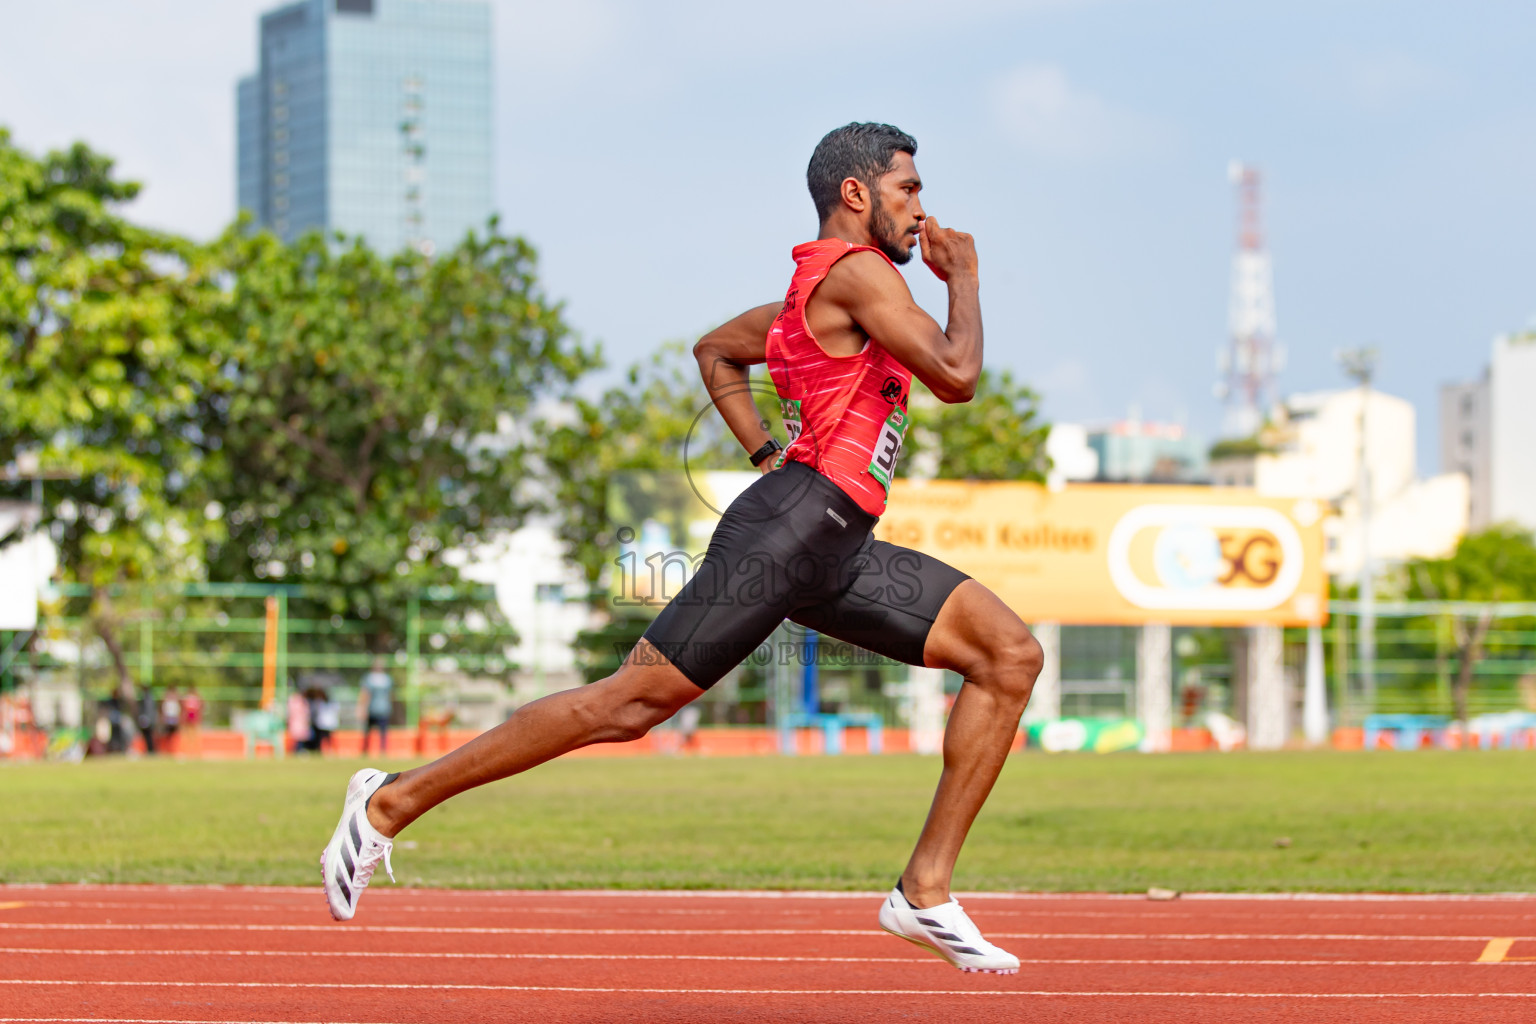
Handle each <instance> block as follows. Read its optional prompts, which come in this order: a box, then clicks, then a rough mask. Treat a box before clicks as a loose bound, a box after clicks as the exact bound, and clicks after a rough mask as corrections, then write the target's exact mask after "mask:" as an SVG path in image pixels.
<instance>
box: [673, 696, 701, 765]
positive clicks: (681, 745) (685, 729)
mask: <svg viewBox="0 0 1536 1024" xmlns="http://www.w3.org/2000/svg"><path fill="white" fill-rule="evenodd" d="M700 717H701V709H700V708H699V705H698V704H697V703H693V704H686V705H684V706H683V708H682V710H680V711H679V712H678V713H677V738H678V744H677V749H678V751H679V753H687V752H689V751H691V750H693V749H695V744H696V743H697V742H698V736H699V718H700Z"/></svg>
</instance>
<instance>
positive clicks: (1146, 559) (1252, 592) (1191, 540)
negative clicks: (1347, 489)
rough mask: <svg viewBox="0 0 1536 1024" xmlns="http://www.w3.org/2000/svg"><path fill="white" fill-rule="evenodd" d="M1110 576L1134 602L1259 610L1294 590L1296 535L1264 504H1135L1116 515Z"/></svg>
mask: <svg viewBox="0 0 1536 1024" xmlns="http://www.w3.org/2000/svg"><path fill="white" fill-rule="evenodd" d="M1106 556H1107V558H1108V561H1109V575H1110V579H1111V580H1113V581H1114V584H1115V588H1116V589H1117V590H1119V591H1120V593H1121V595H1122V596H1124V597H1125V599H1126V600H1127V601H1130V602H1131V603H1132V604H1134V605H1136V606H1137V607H1139V608H1154V609H1180V610H1187V611H1265V610H1268V609H1270V608H1278V607H1279V606H1280V605H1282V604H1284V603H1285V602H1286V601H1288V600H1289V599H1290V598H1291V597H1292V595H1294V594H1295V593H1296V588H1297V586H1298V585H1299V584H1300V583H1301V576H1302V557H1303V552H1302V542H1301V534H1300V533H1298V532H1297V530H1296V526H1295V524H1293V523H1292V522H1291V521H1290V520H1289V519H1287V518H1286V517H1285V516H1284V515H1282V514H1281V513H1279V512H1277V511H1275V510H1274V509H1271V508H1263V507H1258V506H1252V505H1142V506H1140V507H1138V508H1134V509H1132V510H1131V511H1129V512H1127V513H1126V514H1125V515H1123V516H1121V517H1120V521H1119V522H1117V523H1116V524H1115V528H1114V529H1113V530H1112V531H1111V532H1110V535H1109V544H1108V550H1107V552H1106Z"/></svg>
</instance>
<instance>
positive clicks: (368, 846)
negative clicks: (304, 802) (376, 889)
mask: <svg viewBox="0 0 1536 1024" xmlns="http://www.w3.org/2000/svg"><path fill="white" fill-rule="evenodd" d="M392 777H393V776H389V775H385V774H384V773H383V772H381V771H379V770H378V769H377V768H364V769H363V770H362V771H360V772H358V773H357V774H356V775H354V776H352V778H351V780H350V781H349V782H348V783H347V800H346V803H344V804H342V808H341V820H340V821H339V822H337V823H336V831H335V832H334V833H332V835H331V841H330V842H329V843H327V844H326V846H325V850H324V851H323V852H322V853H321V854H320V878H321V880H322V881H324V882H325V902H326V903H327V904H329V905H330V908H331V916H332V917H334V918H335V919H336V920H338V921H350V920H352V915H353V914H355V913H357V901H358V900H359V899H361V898H362V895H363V890H364V889H366V888H367V887H368V882H369V881H370V880H371V879H372V878H373V872H374V870H375V869H376V868H378V866H379V861H381V860H382V861H383V862H384V870H385V871H386V872H388V873H389V880H390V881H391V882H393V881H394V880H395V869H394V867H393V866H392V865H391V864H390V862H389V854H390V851H391V850H393V849H394V847H395V844H394V841H393V840H390V839H386V838H385V837H384V836H382V835H380V834H379V831H378V829H376V828H374V827H373V826H372V825H370V824H368V798H369V797H371V796H373V794H374V792H375V791H376V790H377V789H378V788H379V787H380V786H382V785H384V783H386V782H388V781H390V779H391V778H392Z"/></svg>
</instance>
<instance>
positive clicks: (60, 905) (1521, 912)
mask: <svg viewBox="0 0 1536 1024" xmlns="http://www.w3.org/2000/svg"><path fill="white" fill-rule="evenodd" d="M22 907H44V908H50V909H64V910H67V909H71V908H74V909H85V910H164V911H170V912H173V913H179V914H186V913H194V912H207V913H219V914H228V913H234V912H249V913H266V914H270V913H280V912H287V911H294V912H299V913H308V912H309V911H310V910H312V909H313V908H312V906H311V905H310V904H307V903H306V904H305V905H303V906H297V905H293V904H264V903H246V904H239V903H228V904H220V903H144V902H137V901H133V900H88V901H87V900H28V901H25V902H18V903H0V909H13V910H14V909H20V908H22ZM380 909H381V910H384V909H387V910H388V911H389V912H390V913H412V914H418V913H419V914H520V915H521V914H570V915H573V916H574V915H578V914H605V915H609V916H612V915H614V914H637V915H638V914H644V915H647V916H659V915H664V916H669V917H723V916H725V915H727V914H730V913H731V911H730V910H728V909H725V908H719V909H708V910H702V909H691V908H681V907H595V906H587V907H580V908H576V907H538V906H519V905H511V906H483V907H482V906H454V905H447V906H442V905H437V904H430V903H407V904H402V903H391V904H389V906H388V907H387V908H383V907H381V908H380ZM779 912H780V913H785V914H796V913H800V911H797V910H789V909H786V910H783V911H779ZM847 912H848V913H854V912H855V908H853V907H849V908H848V910H847ZM1237 912H1238V911H1237V910H1236V908H1233V910H1232V911H1231V913H1234V914H1235V913H1237ZM986 913H987V915H988V916H990V917H993V918H999V917H1022V918H1041V917H1064V918H1073V919H1077V918H1083V919H1089V918H1094V919H1097V918H1103V919H1109V920H1123V919H1125V918H1127V917H1141V918H1142V919H1144V920H1145V919H1152V920H1157V921H1173V920H1179V919H1185V918H1196V919H1200V920H1209V919H1210V918H1211V916H1212V915H1211V914H1210V913H1209V912H1206V913H1197V912H1194V911H1176V910H1173V911H1170V910H1166V909H1161V908H1157V909H1154V908H1153V907H1152V906H1148V907H1147V909H1146V911H1145V912H1142V913H1136V912H1132V911H1128V910H1121V911H1109V910H1039V909H1011V908H997V907H991V908H988V909H987V910H986ZM1530 914H1531V911H1529V910H1526V909H1523V908H1522V909H1518V910H1517V909H1511V910H1510V911H1509V913H1507V914H1467V913H1460V912H1458V913H1457V914H1456V915H1455V919H1456V920H1457V921H1458V922H1460V921H1469V920H1506V919H1508V918H1509V917H1510V916H1511V915H1513V916H1515V917H1529V916H1530ZM1298 916H1300V917H1301V918H1302V919H1303V920H1307V921H1439V920H1443V919H1444V917H1445V915H1443V914H1364V913H1362V914H1318V913H1306V914H1301V915H1298Z"/></svg>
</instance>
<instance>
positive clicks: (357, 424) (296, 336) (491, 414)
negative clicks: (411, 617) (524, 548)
mask: <svg viewBox="0 0 1536 1024" xmlns="http://www.w3.org/2000/svg"><path fill="white" fill-rule="evenodd" d="M213 248H214V251H215V252H216V253H217V256H218V261H219V263H220V265H221V266H222V267H223V268H224V269H225V270H226V271H227V273H228V275H229V279H230V280H231V281H232V287H231V289H230V291H229V293H228V295H227V297H226V301H225V302H224V303H223V305H222V307H221V309H220V310H219V314H218V318H217V320H218V329H219V330H220V332H221V333H222V335H223V336H225V337H227V338H228V339H229V342H228V347H227V349H225V350H224V351H222V352H220V353H218V354H217V357H218V371H219V372H218V373H217V375H216V376H215V378H214V382H213V386H211V387H209V388H208V389H207V391H206V392H205V394H204V396H203V399H202V403H201V409H200V425H201V429H202V431H203V437H202V441H203V444H204V446H205V450H206V452H207V463H208V465H207V469H208V472H206V473H205V475H204V495H203V496H204V497H205V499H206V501H207V507H208V509H209V512H210V514H212V515H214V516H216V517H217V518H218V519H219V520H220V521H222V523H223V524H224V526H225V531H226V536H225V537H224V538H222V540H221V541H220V542H219V543H215V544H213V545H212V546H211V547H210V550H209V564H210V568H211V571H212V572H213V573H214V575H215V576H216V577H217V578H219V579H225V580H266V581H283V582H291V583H307V584H317V585H324V593H325V595H326V596H325V597H324V599H323V603H322V606H321V607H319V608H313V609H311V611H312V612H315V613H320V614H324V615H333V614H334V615H344V616H348V617H360V618H371V619H373V620H374V621H375V622H377V623H378V624H379V627H380V632H379V633H378V634H376V636H375V638H374V639H373V641H372V643H373V646H374V647H375V649H378V650H383V649H387V648H389V647H390V646H392V645H394V644H396V643H397V642H398V641H399V638H400V636H401V634H402V629H403V625H404V622H403V620H404V617H405V614H406V607H407V602H408V599H409V597H410V596H411V595H412V594H416V593H419V592H420V591H421V590H422V589H423V588H425V587H428V586H435V585H444V584H453V583H455V582H457V581H458V559H459V555H461V554H462V552H463V551H464V550H466V549H472V548H474V547H475V546H476V545H477V544H480V543H482V542H484V541H486V540H488V539H489V538H491V537H492V536H493V535H495V534H497V533H500V532H503V531H507V530H512V529H515V528H517V527H518V526H520V525H521V523H522V520H523V517H524V516H525V514H526V513H527V512H528V511H529V510H530V509H531V508H533V507H534V506H535V504H536V502H537V494H536V493H535V488H534V487H533V486H532V485H531V481H530V479H529V475H530V465H531V464H530V451H531V448H532V446H533V445H532V442H533V440H534V435H533V431H532V427H531V426H530V424H531V423H532V421H533V419H534V416H535V411H536V409H537V407H538V406H539V404H540V403H541V402H547V401H558V400H560V399H562V398H563V397H564V396H565V395H566V394H567V393H568V391H569V389H570V387H571V385H572V384H573V383H574V382H575V381H576V380H577V379H578V378H579V377H580V376H581V375H582V374H584V373H585V372H587V371H588V370H590V369H591V368H593V367H594V366H595V365H596V355H595V352H593V351H592V350H590V349H588V348H587V347H584V346H583V345H582V343H581V342H580V341H579V340H578V339H577V338H576V337H575V335H573V334H572V332H571V330H570V328H569V327H568V326H567V325H566V323H565V321H564V319H563V313H562V309H561V307H560V305H559V304H557V303H555V302H552V301H550V300H549V299H548V298H547V297H546V296H545V295H544V293H543V292H542V290H541V289H540V287H539V285H538V280H537V276H536V257H535V253H534V251H533V249H532V248H531V247H530V246H529V245H528V243H526V242H525V241H523V240H521V239H518V238H509V237H507V236H505V235H503V234H502V233H501V232H500V230H499V227H498V226H497V224H496V222H495V221H492V222H491V223H490V225H489V227H488V230H487V232H486V233H484V234H473V233H472V234H470V235H469V236H468V237H467V238H466V239H465V240H464V241H463V242H462V243H461V244H459V245H458V246H457V247H456V248H454V249H452V250H450V251H448V252H445V253H442V254H441V255H439V256H438V257H436V258H432V259H429V258H427V257H425V256H422V255H421V254H419V253H416V252H414V251H410V250H405V251H401V252H399V253H396V254H395V255H393V256H389V257H384V256H381V255H379V254H377V253H375V252H373V251H372V250H370V249H369V248H367V247H366V246H365V245H364V244H362V242H361V241H354V242H350V243H346V242H345V241H344V240H342V239H340V238H334V239H327V238H322V237H321V236H319V235H318V234H312V235H310V236H308V237H306V238H303V239H301V240H300V241H298V242H297V243H295V244H293V245H284V244H282V243H281V242H279V241H278V240H277V239H275V238H273V237H272V236H271V235H270V234H265V233H262V234H252V233H250V232H248V231H247V230H245V229H244V226H243V225H237V226H236V227H235V228H233V229H231V230H230V231H229V232H228V233H226V234H225V235H224V236H223V237H222V238H221V239H219V240H218V242H217V243H215V245H214V246H213ZM455 553H458V554H455ZM447 610H448V611H449V612H450V614H452V613H454V610H453V609H451V608H450V609H447ZM462 610H463V609H459V611H462Z"/></svg>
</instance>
